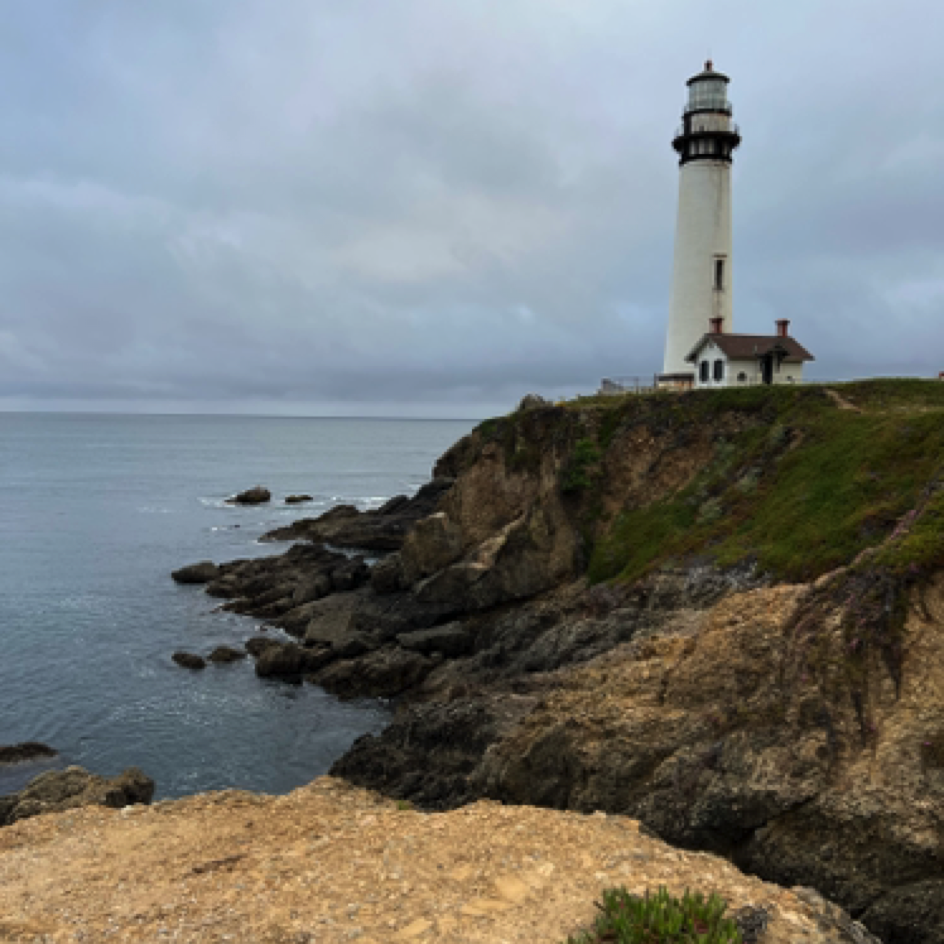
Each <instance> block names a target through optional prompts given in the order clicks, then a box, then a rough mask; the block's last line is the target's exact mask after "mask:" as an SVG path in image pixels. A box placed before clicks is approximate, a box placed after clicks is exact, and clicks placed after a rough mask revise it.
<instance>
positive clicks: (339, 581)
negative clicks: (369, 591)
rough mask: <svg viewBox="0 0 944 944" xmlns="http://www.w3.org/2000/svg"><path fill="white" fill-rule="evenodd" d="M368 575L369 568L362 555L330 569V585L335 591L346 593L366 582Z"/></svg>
mask: <svg viewBox="0 0 944 944" xmlns="http://www.w3.org/2000/svg"><path fill="white" fill-rule="evenodd" d="M369 575H370V568H369V567H368V566H367V564H365V563H364V558H363V557H355V558H353V560H351V561H349V562H348V563H347V564H343V565H342V566H341V567H337V568H335V569H334V570H332V571H331V587H332V588H333V589H334V591H335V593H346V592H348V591H350V590H356V589H357V588H358V587H360V586H361V585H362V584H364V583H366V581H367V578H368V576H369Z"/></svg>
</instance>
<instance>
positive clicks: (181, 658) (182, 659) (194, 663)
mask: <svg viewBox="0 0 944 944" xmlns="http://www.w3.org/2000/svg"><path fill="white" fill-rule="evenodd" d="M171 658H172V659H173V660H174V662H176V663H177V665H179V666H182V667H183V668H185V669H205V668H206V659H204V658H203V656H198V655H195V654H194V653H192V652H175V653H174V654H173V655H172V656H171Z"/></svg>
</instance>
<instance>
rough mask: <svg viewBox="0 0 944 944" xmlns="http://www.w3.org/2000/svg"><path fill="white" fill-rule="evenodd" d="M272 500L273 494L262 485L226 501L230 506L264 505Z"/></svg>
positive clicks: (248, 489)
mask: <svg viewBox="0 0 944 944" xmlns="http://www.w3.org/2000/svg"><path fill="white" fill-rule="evenodd" d="M271 498H272V493H271V492H270V491H269V490H268V489H267V488H264V487H263V486H261V485H254V486H253V487H252V488H247V489H246V491H244V492H240V493H239V494H238V495H235V496H234V497H233V498H228V499H227V500H226V501H227V503H228V504H230V505H262V504H264V503H265V502H267V501H270V500H271Z"/></svg>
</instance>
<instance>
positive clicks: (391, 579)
mask: <svg viewBox="0 0 944 944" xmlns="http://www.w3.org/2000/svg"><path fill="white" fill-rule="evenodd" d="M402 580H403V568H402V566H401V563H400V555H399V554H390V555H389V556H388V557H385V558H384V559H383V560H380V561H377V563H376V564H374V566H373V567H372V568H371V571H370V585H371V587H372V588H373V589H374V592H375V593H396V592H397V591H398V590H400V589H402V587H401V583H402Z"/></svg>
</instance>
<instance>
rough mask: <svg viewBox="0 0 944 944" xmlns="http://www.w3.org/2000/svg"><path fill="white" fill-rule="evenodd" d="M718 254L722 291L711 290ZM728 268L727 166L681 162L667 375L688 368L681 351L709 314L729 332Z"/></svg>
mask: <svg viewBox="0 0 944 944" xmlns="http://www.w3.org/2000/svg"><path fill="white" fill-rule="evenodd" d="M718 257H723V258H724V260H725V267H724V269H725V279H724V289H723V290H722V291H716V290H715V288H714V261H715V259H716V258H718ZM732 271H733V258H732V243H731V165H730V164H729V163H727V162H726V161H712V160H700V161H692V162H690V163H688V164H684V165H683V166H682V167H681V168H680V172H679V203H678V220H677V223H676V231H675V265H674V269H673V273H672V300H671V303H670V306H669V325H668V331H667V334H666V345H665V364H664V372H665V373H667V374H675V373H690V372H691V369H692V367H691V364H689V363H687V362H686V361H685V355H686V354H688V352H689V351H691V349H692V348H693V347H694V346H695V344H696V343H697V341H698V339H699V338H700V337H701V336H702V335H703V334H704V333H705V332H706V331H707V330H708V319H709V318H711V317H721V318H723V319H724V331H725V332H728V333H729V332H731V331H732V329H733V327H734V324H733V320H732V314H731V285H732Z"/></svg>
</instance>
